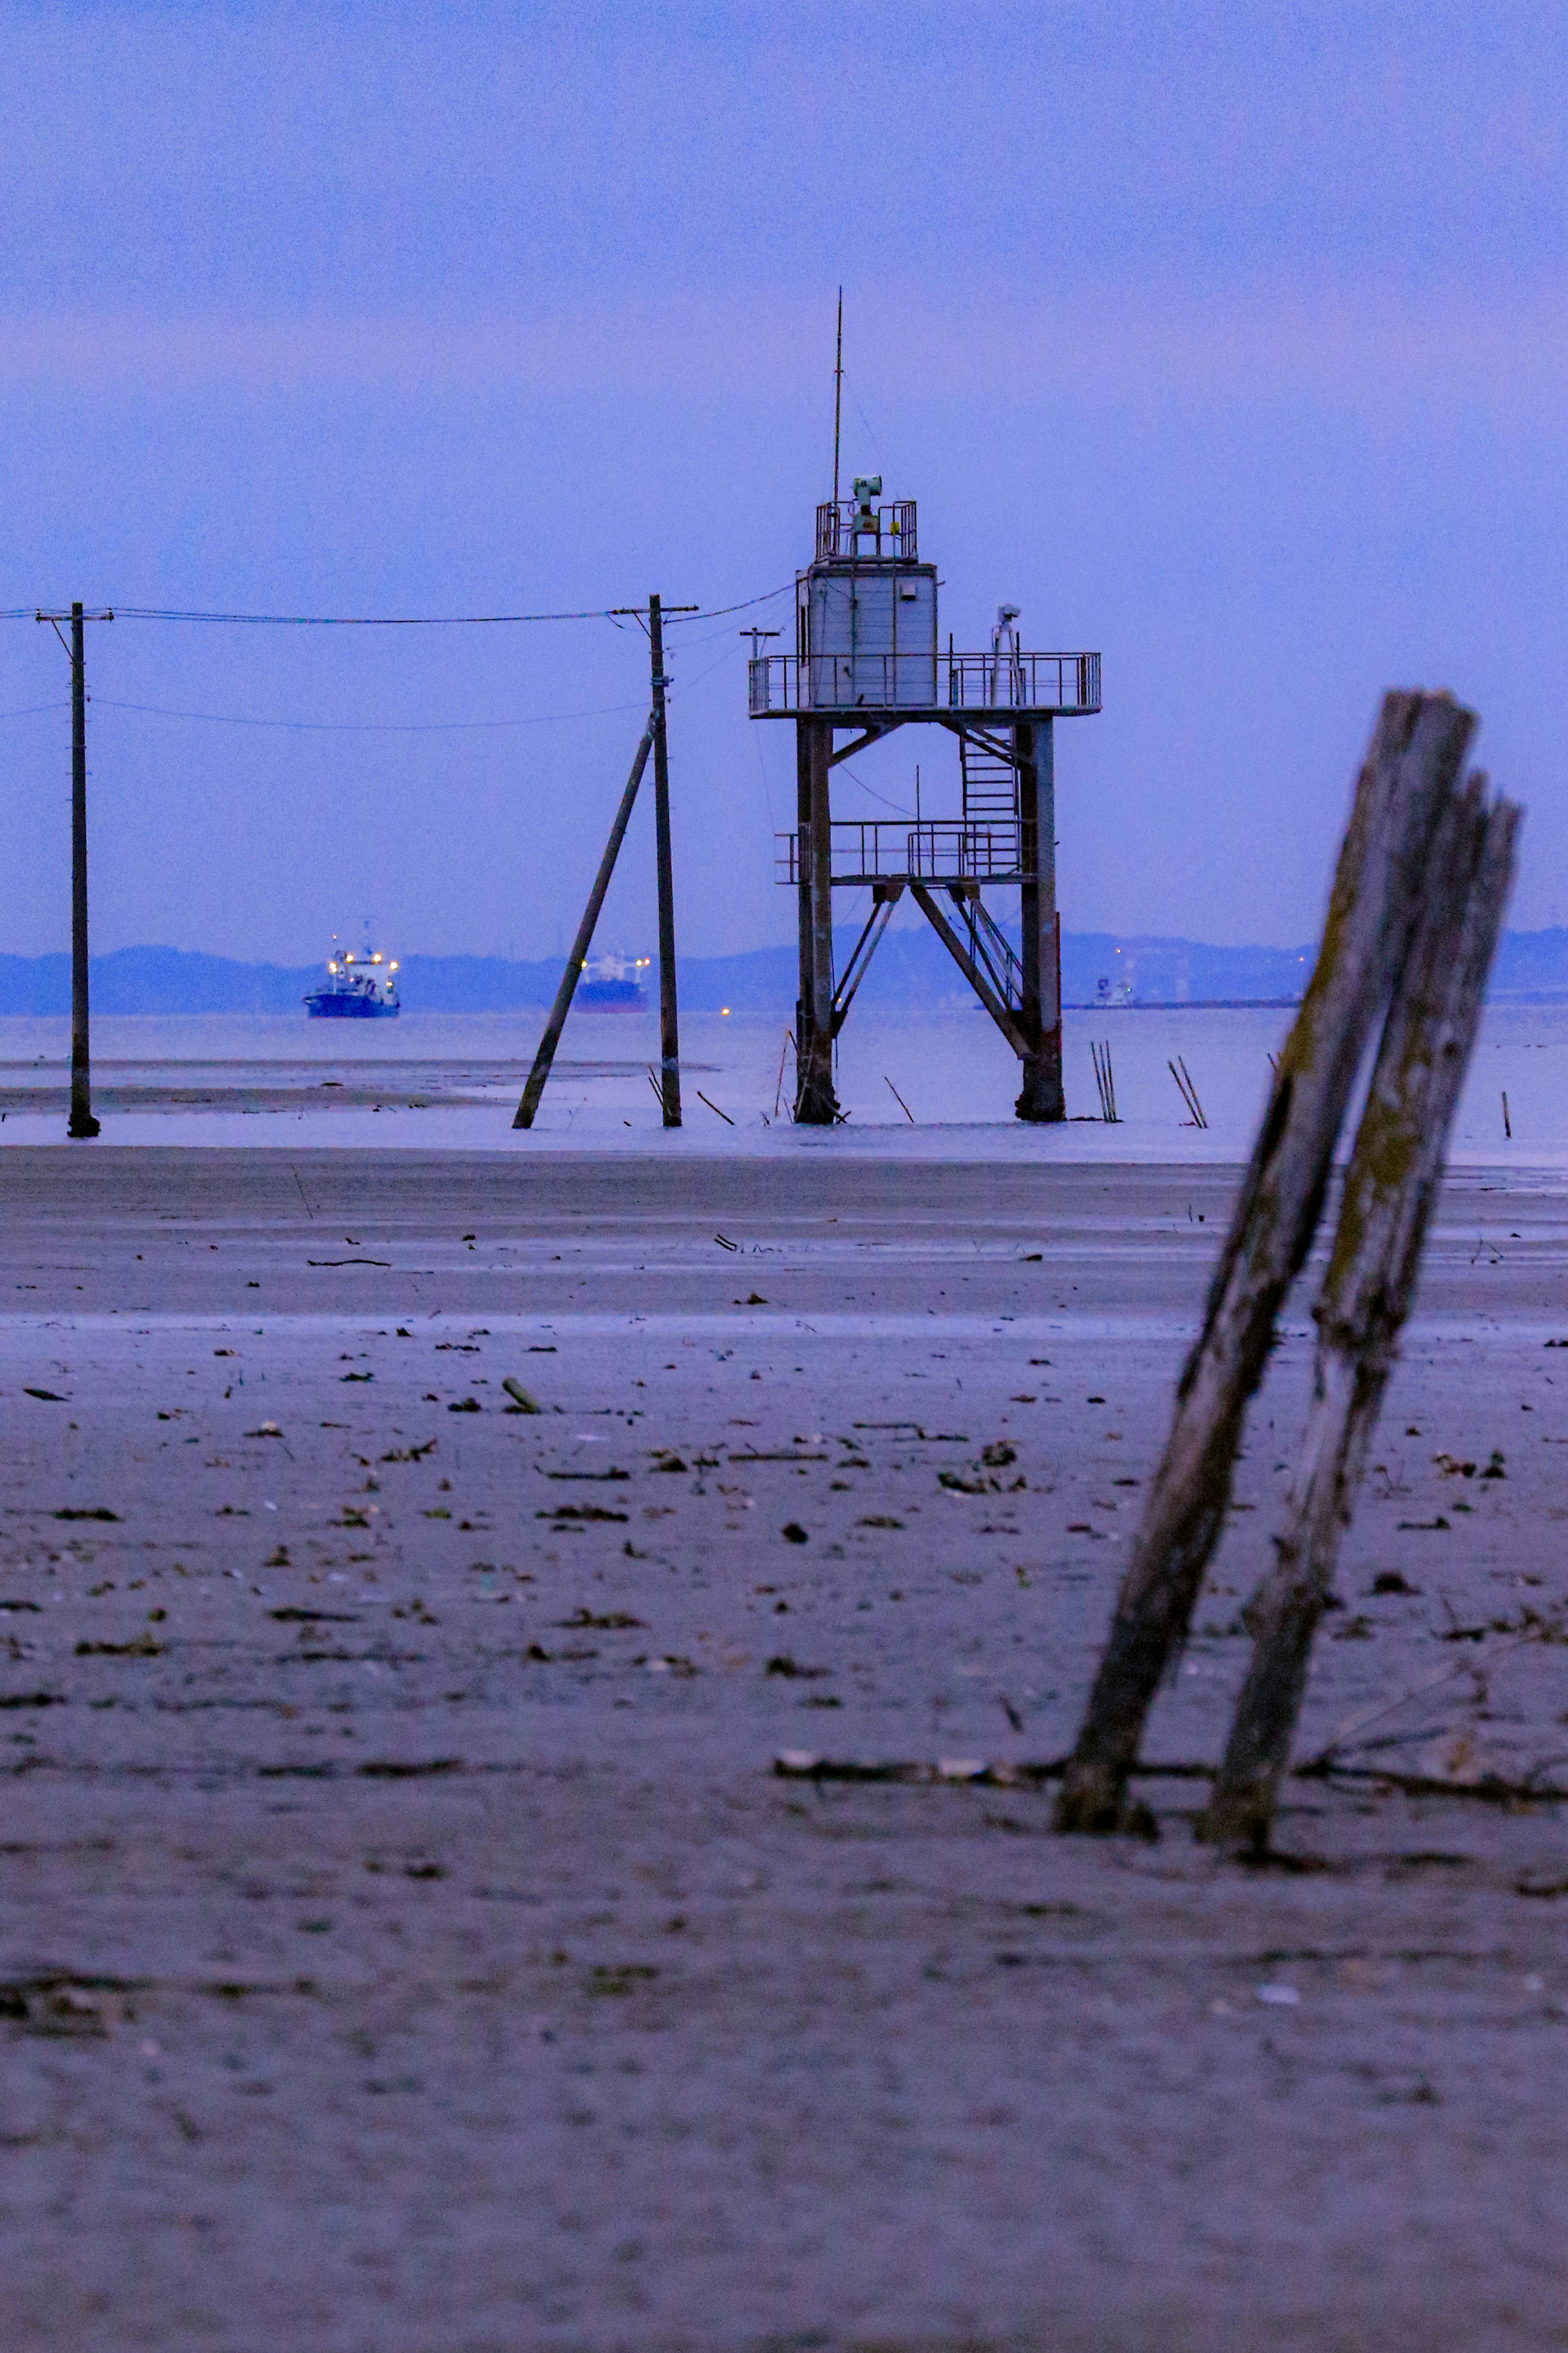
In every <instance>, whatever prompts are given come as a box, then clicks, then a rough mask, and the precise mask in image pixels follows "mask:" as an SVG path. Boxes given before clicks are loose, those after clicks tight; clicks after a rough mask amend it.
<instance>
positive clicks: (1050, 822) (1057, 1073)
mask: <svg viewBox="0 0 1568 2353" xmlns="http://www.w3.org/2000/svg"><path fill="white" fill-rule="evenodd" d="M1052 728H1053V723H1052V721H1050V720H1049V719H1032V720H1021V721H1020V722H1019V723H1017V725H1016V727H1015V728H1014V730H1013V746H1014V757H1015V759H1016V763H1017V768H1018V817H1019V836H1020V842H1019V847H1020V851H1021V861H1020V862H1021V864H1022V866H1023V870H1024V884H1023V902H1024V904H1023V917H1024V940H1023V965H1024V1003H1023V1008H1022V1011H1021V1014H1020V1021H1021V1026H1022V1028H1023V1031H1024V1039H1025V1051H1024V1083H1023V1086H1022V1087H1021V1088H1020V1090H1019V1092H1018V1100H1017V1103H1016V1105H1015V1109H1016V1112H1017V1114H1018V1117H1019V1118H1020V1119H1026V1120H1031V1121H1036V1122H1040V1123H1044V1122H1047V1121H1051V1120H1058V1119H1066V1117H1067V1097H1066V1094H1065V1092H1064V1091H1063V1087H1062V951H1061V922H1060V918H1059V917H1058V913H1057V795H1056V758H1055V754H1056V744H1055V739H1054V736H1053V733H1052Z"/></svg>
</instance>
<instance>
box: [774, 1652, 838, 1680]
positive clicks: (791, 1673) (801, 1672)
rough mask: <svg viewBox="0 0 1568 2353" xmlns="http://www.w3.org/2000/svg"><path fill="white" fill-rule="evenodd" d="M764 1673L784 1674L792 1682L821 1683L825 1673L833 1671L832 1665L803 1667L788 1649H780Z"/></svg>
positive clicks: (828, 1673)
mask: <svg viewBox="0 0 1568 2353" xmlns="http://www.w3.org/2000/svg"><path fill="white" fill-rule="evenodd" d="M832 1672H833V1670H832V1668H831V1667H803V1666H799V1665H797V1664H796V1662H795V1660H794V1658H792V1657H791V1655H790V1653H789V1651H777V1652H776V1653H775V1654H774V1656H773V1658H771V1659H770V1660H769V1661H768V1663H767V1665H766V1666H765V1667H764V1668H763V1674H764V1675H783V1676H784V1677H785V1678H786V1679H788V1680H789V1681H791V1682H799V1683H819V1682H820V1681H821V1680H822V1678H823V1676H824V1675H830V1674H831V1673H832Z"/></svg>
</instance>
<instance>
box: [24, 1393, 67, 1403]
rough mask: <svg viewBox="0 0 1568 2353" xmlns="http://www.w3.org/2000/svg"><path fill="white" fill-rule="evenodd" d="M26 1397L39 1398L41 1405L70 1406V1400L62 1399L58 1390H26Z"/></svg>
mask: <svg viewBox="0 0 1568 2353" xmlns="http://www.w3.org/2000/svg"><path fill="white" fill-rule="evenodd" d="M22 1395H23V1396H24V1397H30V1398H37V1400H38V1402H39V1404H40V1405H69V1403H70V1399H69V1398H63V1397H61V1395H60V1393H59V1391H58V1389H24V1390H23V1391H22Z"/></svg>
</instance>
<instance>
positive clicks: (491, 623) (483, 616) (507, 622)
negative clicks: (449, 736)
mask: <svg viewBox="0 0 1568 2353" xmlns="http://www.w3.org/2000/svg"><path fill="white" fill-rule="evenodd" d="M794 586H795V583H794V581H793V580H786V581H785V582H784V585H783V586H782V587H778V588H768V589H765V590H764V591H763V594H762V595H761V596H746V597H743V598H742V601H741V602H740V603H739V604H738V605H720V606H717V607H713V608H712V609H710V610H704V609H703V608H702V607H696V608H695V609H694V610H693V611H692V612H691V614H690V615H689V616H688V617H689V618H690V619H691V620H694V621H702V620H709V621H716V620H721V619H722V618H723V617H724V616H725V615H726V614H729V613H743V612H745V611H747V610H748V608H749V607H751V606H752V605H766V604H768V603H770V602H771V601H772V599H773V597H775V596H784V594H785V593H786V592H787V591H788V590H789V589H791V588H793V587H794ZM114 609H115V613H116V615H117V616H118V617H119V618H120V619H121V620H122V621H206V622H215V623H217V624H219V625H220V626H223V627H226V628H251V629H476V628H518V627H521V625H522V624H524V623H531V622H542V621H608V620H610V619H612V618H613V617H614V611H613V608H612V607H609V606H600V605H595V606H590V607H584V609H583V610H582V611H580V612H574V613H220V612H198V611H194V610H193V611H185V610H184V609H183V608H178V607H173V606H163V605H117V606H116V607H115V608H114ZM36 618H37V607H34V606H31V605H27V606H22V605H18V606H15V607H11V608H10V609H9V610H7V611H5V612H0V620H4V621H31V620H34V619H36ZM671 618H672V620H673V618H674V617H673V616H672V617H671Z"/></svg>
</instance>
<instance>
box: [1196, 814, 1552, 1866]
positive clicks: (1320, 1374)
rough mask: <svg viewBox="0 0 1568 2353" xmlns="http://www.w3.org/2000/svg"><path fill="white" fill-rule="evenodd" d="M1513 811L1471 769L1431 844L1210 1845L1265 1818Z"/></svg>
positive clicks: (1394, 1331)
mask: <svg viewBox="0 0 1568 2353" xmlns="http://www.w3.org/2000/svg"><path fill="white" fill-rule="evenodd" d="M1519 816H1520V812H1519V810H1518V809H1517V808H1516V807H1514V806H1513V804H1512V803H1510V802H1508V801H1500V802H1499V803H1498V804H1497V805H1496V807H1493V808H1492V809H1490V810H1488V808H1487V807H1486V804H1485V787H1484V781H1483V780H1482V779H1480V778H1476V779H1473V780H1472V782H1471V784H1470V785H1469V786H1468V789H1467V791H1466V792H1465V794H1464V795H1463V797H1462V798H1461V799H1460V800H1459V801H1458V803H1457V805H1456V807H1455V808H1454V811H1453V814H1452V818H1451V819H1450V820H1449V822H1448V823H1447V825H1446V826H1445V827H1444V828H1443V830H1442V833H1441V835H1440V838H1439V839H1438V840H1437V841H1436V843H1435V844H1434V847H1433V855H1432V861H1431V865H1430V867H1429V870H1428V874H1427V883H1426V892H1425V893H1424V902H1423V907H1422V914H1421V923H1420V928H1419V930H1418V932H1417V934H1416V936H1415V942H1414V944H1413V945H1412V948H1411V951H1410V955H1409V957H1408V959H1407V961H1406V964H1405V970H1404V972H1403V974H1402V975H1401V976H1400V980H1399V983H1398V986H1397V989H1396V993H1395V996H1394V1003H1393V1005H1392V1007H1391V1008H1390V1010H1389V1015H1388V1019H1387V1023H1386V1025H1385V1027H1384V1033H1383V1039H1382V1043H1381V1045H1380V1047H1379V1050H1378V1056H1377V1061H1376V1064H1375V1066H1374V1068H1373V1078H1372V1086H1371V1089H1370V1092H1369V1093H1368V1096H1367V1102H1366V1108H1365V1110H1364V1111H1363V1114H1362V1120H1361V1126H1360V1129H1359V1131H1358V1133H1357V1135H1356V1142H1355V1150H1354V1152H1353V1154H1352V1158H1351V1166H1350V1171H1349V1174H1348V1176H1346V1179H1345V1189H1344V1194H1343V1198H1342V1202H1341V1205H1340V1219H1339V1228H1338V1231H1337V1232H1336V1234H1335V1237H1334V1247H1333V1251H1332V1254H1331V1257H1330V1260H1329V1265H1328V1271H1327V1272H1326V1273H1325V1275H1324V1277H1323V1288H1322V1293H1321V1297H1320V1299H1319V1301H1318V1304H1317V1307H1316V1309H1315V1311H1314V1313H1315V1315H1316V1318H1317V1324H1318V1349H1317V1366H1316V1375H1315V1380H1314V1388H1313V1397H1312V1404H1311V1408H1310V1412H1309V1415H1308V1419H1307V1428H1306V1431H1305V1434H1304V1436H1303V1438H1302V1441H1301V1453H1300V1461H1299V1464H1298V1467H1297V1472H1296V1477H1295V1479H1294V1481H1293V1482H1292V1486H1291V1493H1290V1496H1289V1501H1288V1503H1287V1504H1286V1510H1285V1525H1284V1528H1283V1531H1282V1533H1281V1534H1280V1535H1279V1536H1277V1537H1276V1538H1275V1547H1276V1551H1277V1555H1278V1557H1277V1559H1276V1562H1275V1565H1274V1567H1273V1568H1272V1569H1271V1570H1270V1572H1269V1574H1268V1576H1267V1577H1265V1578H1264V1579H1263V1581H1262V1583H1261V1584H1260V1585H1259V1587H1258V1590H1257V1592H1256V1593H1255V1594H1254V1595H1253V1597H1252V1599H1251V1600H1250V1601H1249V1602H1248V1604H1247V1611H1246V1619H1247V1628H1248V1630H1249V1631H1250V1632H1251V1634H1252V1636H1253V1652H1252V1663H1251V1666H1250V1668H1249V1670H1248V1672H1247V1681H1246V1683H1245V1684H1244V1686H1243V1688H1242V1693H1241V1696H1240V1699H1239V1700H1238V1701H1237V1710H1236V1716H1235V1720H1234V1722H1233V1724H1232V1725H1231V1731H1230V1740H1229V1744H1228V1746H1227V1747H1226V1755H1225V1763H1224V1765H1223V1767H1221V1770H1220V1776H1219V1779H1218V1781H1217V1783H1216V1784H1215V1794H1214V1797H1213V1799H1212V1800H1211V1802H1210V1805H1209V1808H1208V1811H1207V1813H1206V1815H1205V1819H1204V1824H1203V1835H1204V1836H1205V1837H1206V1838H1209V1839H1212V1840H1213V1841H1215V1843H1216V1844H1219V1845H1224V1846H1233V1847H1234V1846H1245V1847H1250V1848H1251V1849H1252V1850H1253V1851H1254V1852H1262V1851H1263V1850H1264V1849H1266V1848H1267V1846H1268V1839H1269V1835H1270V1832H1271V1831H1272V1829H1273V1825H1274V1815H1275V1810H1276V1807H1277V1805H1278V1802H1279V1783H1280V1779H1281V1778H1282V1777H1283V1775H1284V1772H1285V1768H1286V1766H1287V1764H1288V1763H1289V1755H1290V1743H1291V1740H1292V1738H1293V1736H1294V1735H1295V1730H1296V1722H1297V1717H1298V1715H1300V1705H1301V1695H1302V1693H1303V1691H1304V1689H1305V1687H1306V1681H1307V1664H1308V1658H1309V1654H1310V1649H1311V1641H1312V1635H1313V1633H1314V1631H1315V1630H1316V1628H1317V1623H1318V1620H1319V1619H1320V1618H1321V1615H1322V1612H1323V1606H1324V1603H1325V1602H1326V1600H1327V1599H1328V1596H1329V1593H1330V1590H1331V1587H1332V1584H1333V1574H1334V1564H1335V1561H1336V1559H1337V1556H1338V1553H1339V1542H1340V1531H1341V1529H1342V1528H1343V1527H1346V1526H1348V1525H1349V1524H1350V1518H1351V1514H1352V1509H1353V1505H1354V1501H1355V1493H1356V1490H1357V1488H1358V1486H1359V1485H1360V1482H1361V1474H1362V1470H1363V1466H1364V1463H1365V1460H1366V1453H1367V1448H1368V1446H1369V1444H1370V1442H1371V1438H1372V1433H1373V1428H1374V1427H1375V1425H1376V1421H1377V1415H1378V1410H1379V1408H1380V1407H1381V1405H1382V1403H1383V1396H1384V1390H1385V1388H1387V1386H1388V1378H1389V1375H1390V1373H1391V1372H1392V1371H1393V1369H1394V1361H1395V1359H1396V1357H1397V1355H1398V1345H1399V1333H1400V1329H1401V1327H1402V1325H1403V1324H1404V1322H1405V1316H1406V1315H1407V1314H1408V1313H1409V1308H1410V1302H1411V1298H1412V1295H1413V1293H1414V1291H1415V1278H1416V1273H1417V1271H1418V1269H1419V1266H1420V1261H1421V1247H1422V1243H1423V1242H1424V1240H1426V1225H1427V1220H1428V1219H1429V1217H1430V1215H1431V1210H1432V1204H1433V1202H1434V1200H1435V1199H1436V1192H1437V1187H1438V1184H1439V1181H1440V1179H1441V1176H1442V1173H1443V1160H1444V1155H1445V1154H1446V1152H1447V1143H1448V1131H1449V1128H1450V1126H1451V1124H1452V1123H1453V1117H1454V1112H1455V1109H1456V1107H1457V1105H1458V1099H1459V1090H1460V1088H1461V1086H1462V1085H1463V1083H1464V1077H1465V1071H1466V1067H1467V1065H1468V1061H1469V1057H1470V1050H1471V1048H1472V1047H1473V1046H1474V1044H1475V1037H1476V1030H1477V1028H1478V1026H1479V1020H1480V1013H1481V1002H1482V998H1483V997H1484V995H1485V992H1486V981H1487V975H1488V972H1489V970H1490V967H1491V960H1492V955H1493V952H1494V951H1495V949H1496V946H1497V941H1498V934H1499V932H1500V929H1501V925H1502V916H1503V909H1504V907H1505V905H1506V904H1507V901H1508V893H1509V887H1510V883H1511V881H1512V879H1513V858H1514V839H1515V835H1516V833H1517V830H1518V826H1519Z"/></svg>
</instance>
